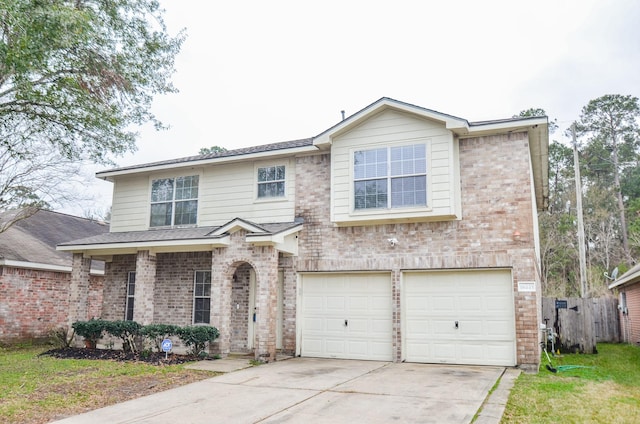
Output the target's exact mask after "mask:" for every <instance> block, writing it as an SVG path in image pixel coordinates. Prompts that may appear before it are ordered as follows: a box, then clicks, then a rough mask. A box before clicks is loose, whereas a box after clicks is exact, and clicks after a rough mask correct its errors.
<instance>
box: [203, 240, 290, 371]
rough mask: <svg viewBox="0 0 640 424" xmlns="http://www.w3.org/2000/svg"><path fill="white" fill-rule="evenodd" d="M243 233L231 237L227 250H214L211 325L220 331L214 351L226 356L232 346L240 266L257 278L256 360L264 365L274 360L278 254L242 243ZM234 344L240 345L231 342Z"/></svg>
mask: <svg viewBox="0 0 640 424" xmlns="http://www.w3.org/2000/svg"><path fill="white" fill-rule="evenodd" d="M246 234H247V233H246V231H244V230H238V231H235V232H233V233H232V234H231V235H230V243H229V247H225V248H215V249H213V260H212V265H211V271H212V272H211V274H212V275H211V285H212V288H211V291H212V292H211V315H212V325H214V326H215V327H217V328H218V330H219V331H220V338H219V339H218V340H217V341H216V343H215V344H214V346H213V350H214V351H216V352H218V353H222V354H226V353H229V352H230V350H231V346H232V337H233V333H232V323H231V319H232V313H231V306H232V302H230V301H229V300H231V299H232V281H233V274H234V273H235V272H236V271H237V270H238V268H239V267H242V266H245V265H246V266H250V267H251V268H253V270H254V271H255V275H256V326H255V345H254V347H255V352H256V357H257V358H259V359H262V360H265V361H271V360H274V359H275V351H276V346H275V345H276V340H275V334H276V333H275V330H276V309H277V294H276V289H277V278H278V252H277V251H276V250H275V249H274V248H273V247H271V246H254V245H252V244H250V243H246V242H245V237H246ZM233 343H234V344H235V343H239V342H237V341H233Z"/></svg>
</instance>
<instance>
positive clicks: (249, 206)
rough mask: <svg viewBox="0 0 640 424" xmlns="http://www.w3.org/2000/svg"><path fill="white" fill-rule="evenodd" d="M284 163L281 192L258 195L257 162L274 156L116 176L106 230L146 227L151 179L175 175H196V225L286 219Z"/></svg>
mask: <svg viewBox="0 0 640 424" xmlns="http://www.w3.org/2000/svg"><path fill="white" fill-rule="evenodd" d="M277 164H279V165H284V166H285V167H286V170H285V196H284V197H278V198H275V199H269V201H267V202H265V201H264V199H257V177H256V170H257V167H261V166H272V165H273V162H261V161H260V162H243V163H230V164H220V165H215V166H207V167H204V168H202V169H196V170H193V169H190V170H180V169H179V168H177V169H176V170H175V171H172V172H171V173H168V172H164V173H154V174H152V175H148V174H146V175H134V176H120V177H118V178H117V180H116V183H115V184H114V197H113V199H114V202H113V210H112V221H111V231H113V232H117V231H143V230H147V229H148V228H149V214H150V202H149V199H150V193H151V182H152V180H154V179H159V178H170V177H172V176H176V175H199V188H198V226H217V225H224V224H226V223H227V222H229V221H230V220H232V219H234V218H237V217H241V218H243V219H247V220H249V221H253V222H256V223H266V222H291V221H293V220H294V216H295V203H294V201H295V161H294V160H293V159H287V160H281V161H279V162H278V163H277Z"/></svg>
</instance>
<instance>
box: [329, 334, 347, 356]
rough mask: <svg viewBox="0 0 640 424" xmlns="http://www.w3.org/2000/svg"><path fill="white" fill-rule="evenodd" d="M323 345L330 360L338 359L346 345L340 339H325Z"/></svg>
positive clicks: (344, 350)
mask: <svg viewBox="0 0 640 424" xmlns="http://www.w3.org/2000/svg"><path fill="white" fill-rule="evenodd" d="M324 345H325V351H326V352H327V355H328V356H329V357H330V358H339V357H341V356H342V355H344V353H345V352H346V345H345V342H344V340H342V339H333V338H327V339H326V340H325V343H324Z"/></svg>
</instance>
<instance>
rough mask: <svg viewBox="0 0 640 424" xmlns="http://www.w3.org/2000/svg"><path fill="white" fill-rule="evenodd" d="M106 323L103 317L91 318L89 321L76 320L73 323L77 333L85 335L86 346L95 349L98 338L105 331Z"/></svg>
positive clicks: (72, 325)
mask: <svg viewBox="0 0 640 424" xmlns="http://www.w3.org/2000/svg"><path fill="white" fill-rule="evenodd" d="M105 323H106V321H103V320H101V319H90V320H89V321H76V322H74V323H73V324H71V327H72V328H73V329H74V330H75V332H76V334H77V335H79V336H82V337H84V340H85V342H86V346H87V347H88V348H89V349H95V348H96V345H97V343H98V340H99V339H100V338H101V337H102V334H103V333H104V331H105Z"/></svg>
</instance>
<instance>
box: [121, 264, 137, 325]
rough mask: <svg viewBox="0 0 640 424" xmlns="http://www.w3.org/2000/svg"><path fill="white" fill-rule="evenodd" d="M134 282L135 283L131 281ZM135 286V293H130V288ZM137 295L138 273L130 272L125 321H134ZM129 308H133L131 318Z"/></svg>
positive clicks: (126, 293) (126, 294)
mask: <svg viewBox="0 0 640 424" xmlns="http://www.w3.org/2000/svg"><path fill="white" fill-rule="evenodd" d="M131 280H133V282H132V281H131ZM131 285H133V293H129V288H130V287H131ZM135 295H136V272H135V271H129V272H128V273H127V284H126V292H125V303H124V320H125V321H133V316H134V313H135V309H134V308H135V305H136V303H135ZM129 306H131V318H129Z"/></svg>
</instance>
